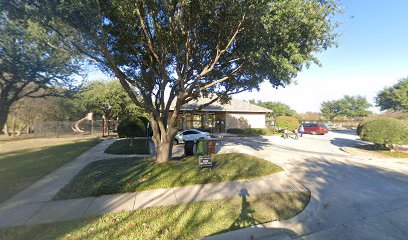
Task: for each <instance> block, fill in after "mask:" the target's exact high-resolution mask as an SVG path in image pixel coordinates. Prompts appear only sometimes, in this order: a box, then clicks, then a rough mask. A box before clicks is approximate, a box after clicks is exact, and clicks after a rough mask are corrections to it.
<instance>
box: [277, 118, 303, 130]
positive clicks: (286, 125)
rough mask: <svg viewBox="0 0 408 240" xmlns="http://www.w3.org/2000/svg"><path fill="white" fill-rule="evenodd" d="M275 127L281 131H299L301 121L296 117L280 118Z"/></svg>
mask: <svg viewBox="0 0 408 240" xmlns="http://www.w3.org/2000/svg"><path fill="white" fill-rule="evenodd" d="M275 126H277V127H278V128H280V129H287V130H289V131H293V130H294V129H298V127H299V121H298V120H297V119H296V118H294V117H288V116H280V117H276V118H275Z"/></svg>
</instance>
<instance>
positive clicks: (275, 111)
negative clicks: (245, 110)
mask: <svg viewBox="0 0 408 240" xmlns="http://www.w3.org/2000/svg"><path fill="white" fill-rule="evenodd" d="M249 102H250V103H252V104H255V105H258V106H261V107H264V108H267V109H269V110H272V112H271V113H270V114H268V115H270V116H272V117H278V116H292V117H295V116H297V112H296V111H295V110H293V109H292V108H291V107H290V106H289V105H287V104H284V103H281V102H262V101H257V102H256V101H255V100H250V101H249Z"/></svg>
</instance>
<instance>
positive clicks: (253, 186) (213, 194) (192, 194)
mask: <svg viewBox="0 0 408 240" xmlns="http://www.w3.org/2000/svg"><path fill="white" fill-rule="evenodd" d="M113 141H115V139H111V140H106V141H104V142H102V143H100V144H98V145H97V146H95V147H93V148H91V149H90V150H88V151H87V152H85V153H83V154H82V155H80V156H79V157H77V158H76V159H75V160H73V161H71V162H70V163H67V164H66V165H64V166H62V167H61V168H59V169H57V170H56V171H55V172H53V173H51V174H49V175H47V176H46V177H44V178H43V179H41V180H39V181H38V182H36V183H34V184H33V185H31V186H30V187H28V188H27V189H25V190H23V191H22V192H20V193H18V194H16V195H15V196H13V197H12V198H10V199H9V200H7V201H6V202H4V203H3V204H1V205H0V228H4V227H10V226H18V225H33V224H40V223H50V222H56V221H66V220H73V219H79V218H83V217H89V216H96V215H101V214H105V213H109V212H117V211H122V210H125V211H132V210H135V209H140V208H148V207H154V206H167V205H175V204H181V203H189V202H196V201H209V200H219V199H227V198H234V197H239V193H240V191H241V190H242V189H246V190H247V191H248V193H249V194H250V195H258V194H265V193H270V192H294V191H306V188H305V187H304V186H303V185H302V184H300V183H299V182H297V181H295V180H293V179H289V178H288V177H287V172H280V173H277V174H273V175H269V176H264V177H260V178H255V179H250V180H247V181H232V182H221V183H211V184H203V185H192V186H186V187H174V188H167V189H155V190H147V191H140V192H133V193H122V194H114V195H104V196H100V197H89V198H82V199H70V200H61V201H52V198H53V196H54V195H55V194H56V193H57V192H58V191H59V190H60V189H61V188H63V187H64V186H65V185H66V184H68V183H69V182H70V181H71V180H72V178H73V177H74V176H75V175H77V174H78V173H79V172H80V171H81V170H82V169H83V168H84V167H85V166H86V165H88V164H89V163H91V162H94V161H98V160H103V159H109V158H116V157H134V156H136V155H131V156H129V155H127V156H126V155H110V154H105V153H103V151H104V150H105V149H106V148H107V147H108V146H109V145H110V144H111V143H113Z"/></svg>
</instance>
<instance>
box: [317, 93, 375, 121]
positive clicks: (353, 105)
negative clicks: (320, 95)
mask: <svg viewBox="0 0 408 240" xmlns="http://www.w3.org/2000/svg"><path fill="white" fill-rule="evenodd" d="M370 107H371V104H370V103H368V101H367V99H366V98H365V97H362V96H348V95H346V96H344V97H343V98H342V99H339V100H334V101H326V102H323V103H322V105H321V108H320V111H321V112H322V113H323V115H324V116H325V117H327V118H329V119H330V120H333V119H334V118H335V117H338V116H345V117H365V116H368V115H369V114H370V113H371V112H370V111H369V110H368V108H370Z"/></svg>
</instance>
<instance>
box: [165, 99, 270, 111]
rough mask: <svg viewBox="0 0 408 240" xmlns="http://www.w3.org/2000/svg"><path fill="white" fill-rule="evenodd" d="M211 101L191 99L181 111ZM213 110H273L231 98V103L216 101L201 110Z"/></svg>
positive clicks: (189, 109)
mask: <svg viewBox="0 0 408 240" xmlns="http://www.w3.org/2000/svg"><path fill="white" fill-rule="evenodd" d="M209 101H211V99H209V98H199V99H198V100H197V101H191V102H189V103H187V104H184V105H183V106H182V107H181V109H180V110H181V111H192V110H194V109H197V108H198V107H199V106H201V105H203V104H205V103H208V102H209ZM173 109H174V104H172V106H171V107H170V110H173ZM203 111H204V112H205V111H211V112H254V113H267V112H272V110H270V109H267V108H263V107H260V106H257V105H254V104H251V103H249V102H245V101H242V100H237V99H231V101H230V102H229V103H226V104H221V103H220V102H218V101H217V102H214V103H212V104H211V105H209V106H207V107H204V108H203V109H201V112H203Z"/></svg>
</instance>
